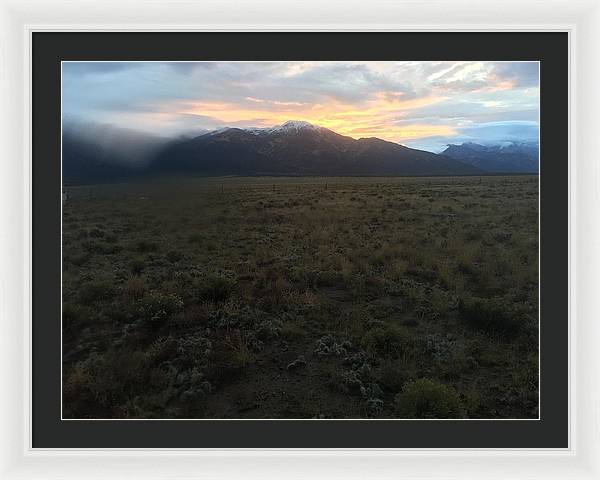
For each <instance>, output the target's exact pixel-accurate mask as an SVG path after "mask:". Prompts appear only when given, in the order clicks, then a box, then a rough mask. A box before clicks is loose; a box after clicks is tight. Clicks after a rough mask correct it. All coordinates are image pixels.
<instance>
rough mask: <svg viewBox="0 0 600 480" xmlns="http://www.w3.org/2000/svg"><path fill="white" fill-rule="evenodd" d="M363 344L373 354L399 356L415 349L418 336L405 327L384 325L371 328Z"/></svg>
mask: <svg viewBox="0 0 600 480" xmlns="http://www.w3.org/2000/svg"><path fill="white" fill-rule="evenodd" d="M362 344H363V347H364V348H365V350H366V351H367V352H369V353H370V354H372V355H382V356H384V357H392V358H398V357H401V356H404V355H408V354H410V353H411V352H412V351H414V348H415V344H416V338H415V337H414V336H413V335H412V334H411V333H409V332H408V330H407V329H405V328H403V327H399V326H396V325H383V326H377V327H375V328H373V329H371V330H369V331H368V332H367V333H366V334H365V335H364V337H363V339H362Z"/></svg>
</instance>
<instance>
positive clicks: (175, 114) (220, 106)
mask: <svg viewBox="0 0 600 480" xmlns="http://www.w3.org/2000/svg"><path fill="white" fill-rule="evenodd" d="M62 71H63V75H62V115H63V122H64V121H75V122H77V121H79V122H89V123H92V124H110V125H112V126H116V127H124V128H128V129H134V130H139V131H141V132H145V133H150V134H153V135H157V136H161V137H173V136H180V135H199V134H202V133H204V132H206V131H209V130H214V129H219V128H224V127H242V128H245V127H272V126H275V125H279V124H282V123H284V122H286V121H288V120H304V121H308V122H310V123H313V124H315V125H319V126H322V127H326V128H330V129H331V130H334V131H336V132H338V133H340V134H342V135H348V136H350V137H353V138H357V139H358V138H361V137H379V138H382V139H384V140H389V141H392V142H396V143H400V144H403V145H407V146H409V147H412V148H421V149H424V150H429V151H433V152H439V151H441V150H443V149H444V148H445V146H446V145H448V144H451V143H452V144H456V143H463V142H469V141H472V142H477V143H482V144H498V143H504V142H515V141H516V142H531V141H534V142H537V140H538V133H539V69H538V63H537V62H435V61H427V62H308V61H307V62H63V64H62Z"/></svg>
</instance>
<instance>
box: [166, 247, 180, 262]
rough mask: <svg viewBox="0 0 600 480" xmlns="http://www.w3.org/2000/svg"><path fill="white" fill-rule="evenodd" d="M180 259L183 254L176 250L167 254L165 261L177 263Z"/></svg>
mask: <svg viewBox="0 0 600 480" xmlns="http://www.w3.org/2000/svg"><path fill="white" fill-rule="evenodd" d="M182 258H183V254H182V253H181V252H178V251H177V250H171V251H170V252H169V253H167V260H168V261H169V262H171V263H175V262H178V261H179V260H181V259H182Z"/></svg>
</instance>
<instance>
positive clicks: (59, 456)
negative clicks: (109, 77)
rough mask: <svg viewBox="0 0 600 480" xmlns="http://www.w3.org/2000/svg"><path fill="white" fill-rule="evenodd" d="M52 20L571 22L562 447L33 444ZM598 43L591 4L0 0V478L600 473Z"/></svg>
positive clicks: (267, 24)
mask: <svg viewBox="0 0 600 480" xmlns="http://www.w3.org/2000/svg"><path fill="white" fill-rule="evenodd" d="M54 30H57V31H136V30H137V31H141V30H143V31H179V30H185V31H566V32H568V33H569V36H570V105H569V112H570V147H569V189H570V194H569V201H570V205H569V214H570V220H569V227H570V228H569V232H568V234H569V244H570V251H569V259H570V262H569V274H570V282H569V285H570V286H569V311H570V318H569V322H570V338H569V345H570V391H569V398H570V428H569V430H570V432H569V433H570V446H569V448H567V449H561V450H536V449H531V450H510V449H503V450H481V449H466V450H457V449H445V450H439V449H438V450H411V449H404V450H394V449H388V450H366V449H358V450H337V449H336V450H316V449H315V450H311V449H303V450H279V449H274V450H249V449H244V450H235V449H230V450H213V449H205V450H194V449H192V450H177V451H174V450H157V449H152V450H149V449H146V450H143V449H139V450H134V449H131V450H109V449H106V450H58V449H55V450H42V449H33V448H32V447H31V428H32V424H31V414H30V398H31V394H32V392H31V388H30V355H31V348H30V319H31V313H32V312H31V284H32V278H31V234H32V229H31V218H32V212H31V191H32V186H31V176H30V175H31V89H30V81H31V69H30V54H31V35H32V32H35V31H54ZM599 52H600V2H598V1H597V0H556V1H551V2H550V1H546V2H542V1H540V0H505V1H502V2H500V1H489V0H488V1H480V2H477V3H475V2H469V1H467V0H423V1H418V0H414V1H411V2H389V1H385V0H371V1H369V2H365V1H360V0H346V1H340V0H335V1H330V2H322V1H318V0H304V1H302V2H299V1H297V2H277V1H276V0H253V1H252V2H247V3H245V4H243V3H240V2H234V1H230V0H208V1H204V2H202V4H200V3H199V2H198V3H195V2H189V1H183V0H182V1H171V2H169V1H167V0H152V1H146V2H143V1H134V0H119V1H115V0H105V1H103V2H99V1H98V2H94V1H87V0H81V1H78V2H73V1H72V0H46V1H44V0H28V1H22V0H21V1H19V0H0V148H1V155H0V162H1V163H0V165H1V166H0V211H1V215H2V216H1V218H2V222H3V223H2V229H1V232H2V233H1V234H0V319H1V325H2V332H1V334H0V342H1V343H0V354H1V360H0V368H1V372H2V384H3V385H4V387H3V389H2V390H3V393H2V394H1V395H0V406H1V408H0V416H1V417H0V418H2V422H1V428H0V472H1V478H7V479H13V478H14V479H17V478H19V479H23V478H25V479H28V478H31V479H33V478H44V479H53V478H61V479H68V478H73V479H82V478H123V477H128V478H131V479H135V478H140V479H142V478H143V479H151V478H167V477H168V478H191V477H201V478H232V479H233V478H260V479H267V478H278V479H279V478H282V477H285V478H289V479H292V478H302V479H304V478H311V477H312V478H329V479H331V478H344V479H350V478H407V477H408V478H416V477H418V478H445V479H448V478H474V479H475V478H476V479H484V478H494V479H500V478H507V479H508V478H511V479H515V478H531V479H533V478H540V479H542V478H543V479H550V478H575V479H592V478H600V460H599V458H600V457H599V456H598V455H597V453H598V452H600V388H599V385H600V375H599V374H598V372H599V371H600V353H599V351H600V349H599V348H597V342H598V341H600V323H599V322H598V321H597V318H596V317H597V315H595V314H596V312H598V311H600V296H599V295H597V288H596V277H595V273H596V271H598V270H599V269H600V249H598V247H599V246H600V243H599V242H600V229H599V225H600V222H599V221H598V217H597V214H596V212H597V211H600V168H599V167H598V165H599V163H598V160H597V155H598V152H600V135H598V131H597V128H598V127H597V124H595V120H596V118H597V115H598V114H597V112H598V111H600V93H599V91H598V88H597V79H598V78H599V76H600V55H598V53H599Z"/></svg>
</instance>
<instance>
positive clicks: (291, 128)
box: [266, 120, 321, 133]
mask: <svg viewBox="0 0 600 480" xmlns="http://www.w3.org/2000/svg"><path fill="white" fill-rule="evenodd" d="M320 128H321V127H318V126H317V125H313V124H312V123H309V122H306V121H304V120H288V121H287V122H285V123H282V124H281V125H275V126H274V127H272V128H268V129H266V130H267V131H269V133H272V132H298V131H300V130H305V129H306V130H319V129H320Z"/></svg>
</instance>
